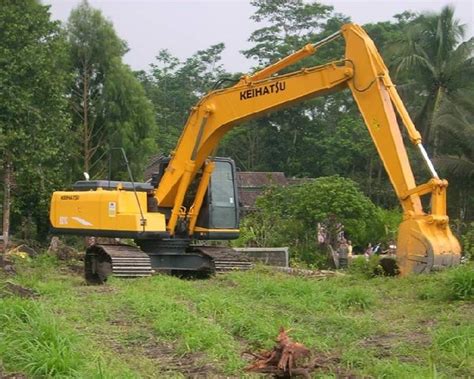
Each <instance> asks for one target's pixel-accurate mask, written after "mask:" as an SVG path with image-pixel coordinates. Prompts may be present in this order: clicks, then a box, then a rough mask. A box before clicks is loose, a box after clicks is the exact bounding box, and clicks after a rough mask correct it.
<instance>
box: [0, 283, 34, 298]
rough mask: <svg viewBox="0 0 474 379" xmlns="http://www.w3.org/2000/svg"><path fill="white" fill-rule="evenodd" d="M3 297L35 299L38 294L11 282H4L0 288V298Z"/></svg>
mask: <svg viewBox="0 0 474 379" xmlns="http://www.w3.org/2000/svg"><path fill="white" fill-rule="evenodd" d="M5 296H18V297H21V298H35V297H38V296H39V294H38V293H37V292H36V291H34V290H32V289H30V288H26V287H22V286H20V285H18V284H15V283H12V282H5V285H4V287H3V288H0V297H5Z"/></svg>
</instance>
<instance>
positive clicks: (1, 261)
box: [0, 254, 16, 274]
mask: <svg viewBox="0 0 474 379" xmlns="http://www.w3.org/2000/svg"><path fill="white" fill-rule="evenodd" d="M0 272H4V273H6V274H15V273H16V271H15V267H14V266H13V262H12V261H10V260H9V259H7V258H6V257H5V256H4V255H3V254H0Z"/></svg>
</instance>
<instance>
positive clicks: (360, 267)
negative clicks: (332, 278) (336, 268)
mask: <svg viewBox="0 0 474 379" xmlns="http://www.w3.org/2000/svg"><path fill="white" fill-rule="evenodd" d="M348 272H350V273H351V274H354V275H356V276H360V277H363V278H366V279H370V278H374V277H376V276H379V275H382V274H383V269H382V266H380V257H379V256H377V255H372V256H371V257H370V258H369V259H366V257H365V256H355V257H354V258H353V259H352V261H351V263H350V264H349V268H348Z"/></svg>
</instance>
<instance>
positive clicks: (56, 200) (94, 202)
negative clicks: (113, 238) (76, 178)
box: [50, 188, 166, 232]
mask: <svg viewBox="0 0 474 379" xmlns="http://www.w3.org/2000/svg"><path fill="white" fill-rule="evenodd" d="M136 195H137V197H138V202H139V203H137V197H135V193H134V192H131V191H120V190H115V191H108V190H107V191H106V190H103V189H101V188H99V189H97V190H96V191H73V192H69V191H68V192H65V191H59V192H54V194H53V197H52V201H51V212H50V221H51V224H52V225H53V227H54V228H57V229H79V230H115V231H130V232H143V231H146V232H165V231H166V223H165V216H164V215H163V214H161V213H158V212H154V213H149V212H147V211H146V209H147V199H146V193H145V192H137V194H136ZM138 204H140V207H141V209H142V211H143V216H144V218H145V219H146V225H145V226H144V227H143V226H142V225H141V214H140V208H139V206H138Z"/></svg>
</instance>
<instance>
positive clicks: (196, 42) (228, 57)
mask: <svg viewBox="0 0 474 379" xmlns="http://www.w3.org/2000/svg"><path fill="white" fill-rule="evenodd" d="M320 2H321V3H324V4H328V5H333V6H334V8H335V11H336V12H339V13H342V14H344V15H347V16H350V17H351V19H352V21H353V22H356V23H360V24H364V23H368V22H377V21H386V20H390V19H391V17H392V16H393V15H395V14H397V13H401V12H403V11H405V10H411V11H414V12H421V11H426V10H428V11H435V12H438V11H439V10H440V9H441V8H442V7H443V6H444V5H446V4H452V5H454V6H455V8H456V15H457V17H458V18H459V19H460V20H461V22H463V23H465V24H466V25H467V27H468V35H469V36H472V35H473V29H474V27H473V19H474V17H473V13H474V11H473V3H474V2H473V1H472V0H398V1H396V0H320ZM43 3H45V4H50V5H51V12H52V15H53V18H55V19H59V20H62V21H66V20H67V18H68V16H69V12H70V11H71V9H72V8H74V7H76V6H77V4H79V3H80V1H79V0H43ZM89 3H90V4H91V5H92V6H93V7H95V8H99V9H101V10H102V13H103V14H104V16H105V17H107V18H108V19H109V20H111V21H112V22H113V24H114V26H115V30H116V31H117V33H118V35H119V36H120V38H122V39H124V40H126V41H127V43H128V46H129V48H130V51H129V52H128V53H127V54H126V56H125V62H126V63H128V64H129V65H130V66H131V67H132V68H133V69H135V70H139V69H147V68H148V66H149V64H150V63H152V62H153V61H154V58H155V56H156V55H157V53H158V51H159V50H160V49H163V48H166V49H169V50H170V51H171V53H172V54H173V55H175V56H177V57H178V58H180V59H184V58H187V57H189V56H191V55H192V54H193V53H194V52H196V51H197V50H202V49H206V48H208V47H209V46H211V45H213V44H216V43H219V42H224V44H225V46H226V49H225V51H224V54H223V64H224V67H225V68H226V70H228V71H230V72H236V71H242V72H247V71H248V70H249V69H250V68H251V67H252V65H253V63H254V62H252V61H250V60H247V59H246V58H245V57H243V56H242V54H240V53H239V51H240V50H245V49H246V48H249V47H250V44H249V43H248V42H247V39H248V38H249V36H250V34H251V33H252V31H254V30H256V29H258V28H259V27H260V25H258V24H256V23H255V22H253V21H252V20H250V16H251V15H252V14H253V13H254V8H253V7H252V6H251V5H250V3H249V1H246V0H214V1H210V0H175V1H164V0H138V1H137V0H135V1H134V0H89Z"/></svg>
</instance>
